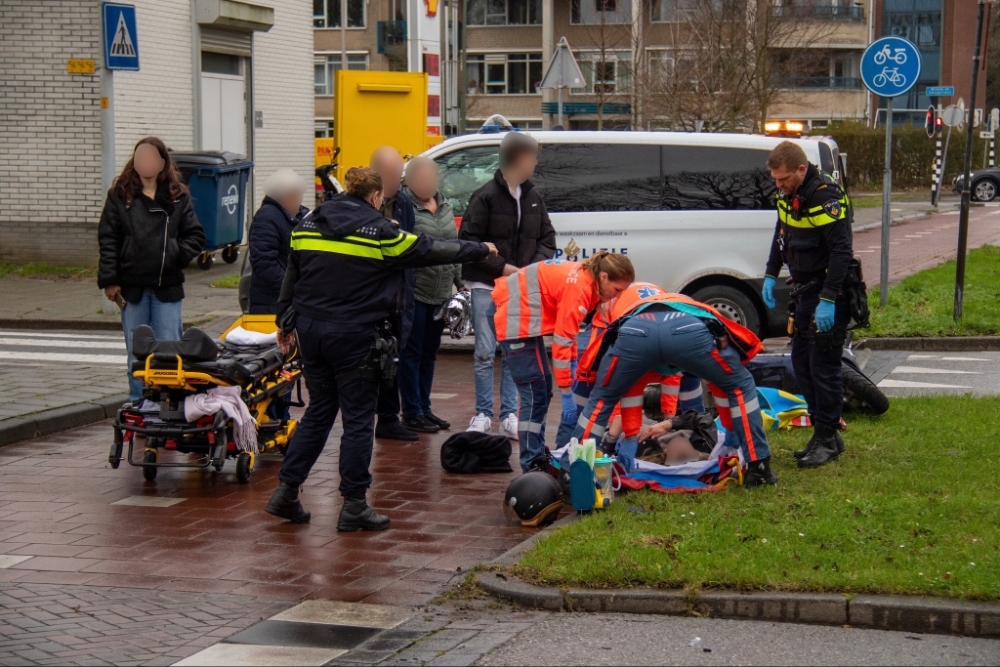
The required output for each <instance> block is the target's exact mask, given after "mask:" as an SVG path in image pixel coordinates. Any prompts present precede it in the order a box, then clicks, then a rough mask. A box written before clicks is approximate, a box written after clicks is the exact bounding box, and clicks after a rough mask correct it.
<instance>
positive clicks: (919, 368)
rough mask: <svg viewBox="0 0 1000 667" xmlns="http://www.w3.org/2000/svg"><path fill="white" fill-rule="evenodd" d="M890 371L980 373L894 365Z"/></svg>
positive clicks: (976, 373)
mask: <svg viewBox="0 0 1000 667" xmlns="http://www.w3.org/2000/svg"><path fill="white" fill-rule="evenodd" d="M890 372H891V373H926V374H928V375H933V374H956V375H982V373H980V372H979V371H956V370H952V369H950V368H923V367H922V366H896V367H895V368H893V369H892V370H891V371H890Z"/></svg>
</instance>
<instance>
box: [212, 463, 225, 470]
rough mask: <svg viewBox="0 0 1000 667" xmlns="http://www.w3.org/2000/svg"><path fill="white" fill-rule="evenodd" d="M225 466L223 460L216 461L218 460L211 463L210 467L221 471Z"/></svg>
mask: <svg viewBox="0 0 1000 667" xmlns="http://www.w3.org/2000/svg"><path fill="white" fill-rule="evenodd" d="M225 466H226V462H225V461H218V462H216V463H213V464H212V467H214V468H215V472H222V469H223V468H224V467H225Z"/></svg>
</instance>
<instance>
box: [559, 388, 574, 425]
mask: <svg viewBox="0 0 1000 667" xmlns="http://www.w3.org/2000/svg"><path fill="white" fill-rule="evenodd" d="M562 423H563V424H575V423H576V401H574V400H573V394H572V393H569V394H563V395H562Z"/></svg>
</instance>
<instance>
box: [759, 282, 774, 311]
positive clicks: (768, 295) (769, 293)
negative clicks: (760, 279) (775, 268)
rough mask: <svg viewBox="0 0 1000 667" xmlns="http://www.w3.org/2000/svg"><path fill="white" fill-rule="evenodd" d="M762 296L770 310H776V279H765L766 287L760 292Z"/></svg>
mask: <svg viewBox="0 0 1000 667" xmlns="http://www.w3.org/2000/svg"><path fill="white" fill-rule="evenodd" d="M760 295H761V296H762V297H764V305H766V306H767V307H768V308H774V306H775V305H776V304H775V302H774V278H772V277H771V276H766V277H765V278H764V286H763V287H762V288H761V290H760Z"/></svg>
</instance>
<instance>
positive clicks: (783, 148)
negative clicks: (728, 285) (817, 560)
mask: <svg viewBox="0 0 1000 667" xmlns="http://www.w3.org/2000/svg"><path fill="white" fill-rule="evenodd" d="M767 166H768V168H769V169H770V170H771V176H773V177H774V181H775V184H776V185H777V186H778V191H779V196H778V223H777V226H776V228H775V230H774V240H773V242H772V244H771V254H770V256H769V257H768V260H767V270H766V277H765V278H764V286H763V290H762V296H763V297H764V303H766V304H767V307H768V308H774V307H775V306H776V304H775V301H774V283H775V279H776V277H777V275H778V272H779V271H780V270H781V265H782V264H787V265H788V270H789V272H790V273H791V275H792V283H793V285H794V287H793V289H792V294H793V296H794V299H793V301H792V302H791V303H789V320H790V324H791V325H792V326H791V327H790V330H789V332H788V333H789V334H791V336H792V367H793V369H794V370H795V379H796V380H797V381H798V383H799V387H800V389H801V390H802V395H803V396H804V397H805V399H806V403H808V405H809V416H810V419H811V420H812V424H813V436H812V438H811V439H810V440H809V444H807V445H806V446H805V448H804V449H800V450H799V451H797V452H795V457H796V458H797V459H798V460H799V467H800V468H818V467H819V466H821V465H824V464H826V463H829V462H830V461H832V460H834V459H836V458H837V457H838V456H840V454H841V453H842V452H843V451H844V441H843V439H842V438H841V437H840V414H841V411H842V410H843V407H844V384H843V378H842V376H841V354H842V348H843V347H844V341H845V339H846V335H847V324H848V321H849V319H850V308H849V305H848V302H847V296H846V295H845V293H844V280H845V278H846V277H847V275H848V267H849V264H850V262H851V259H852V257H853V254H854V252H853V249H852V247H851V236H852V234H851V222H852V217H853V216H852V214H851V205H850V201H849V200H848V198H847V195H845V194H844V193H843V191H842V190H841V189H840V186H839V185H838V184H837V182H836V181H835V180H833V179H832V178H831V177H829V176H827V175H826V174H823V173H822V172H820V171H819V170H818V169H816V167H815V166H814V165H812V164H809V160H808V159H807V158H806V154H805V151H803V150H802V148H801V147H800V146H798V145H797V144H794V143H792V142H790V141H783V142H781V143H780V144H778V145H777V146H776V147H775V148H774V150H772V151H771V155H770V156H769V157H768V159H767Z"/></svg>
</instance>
